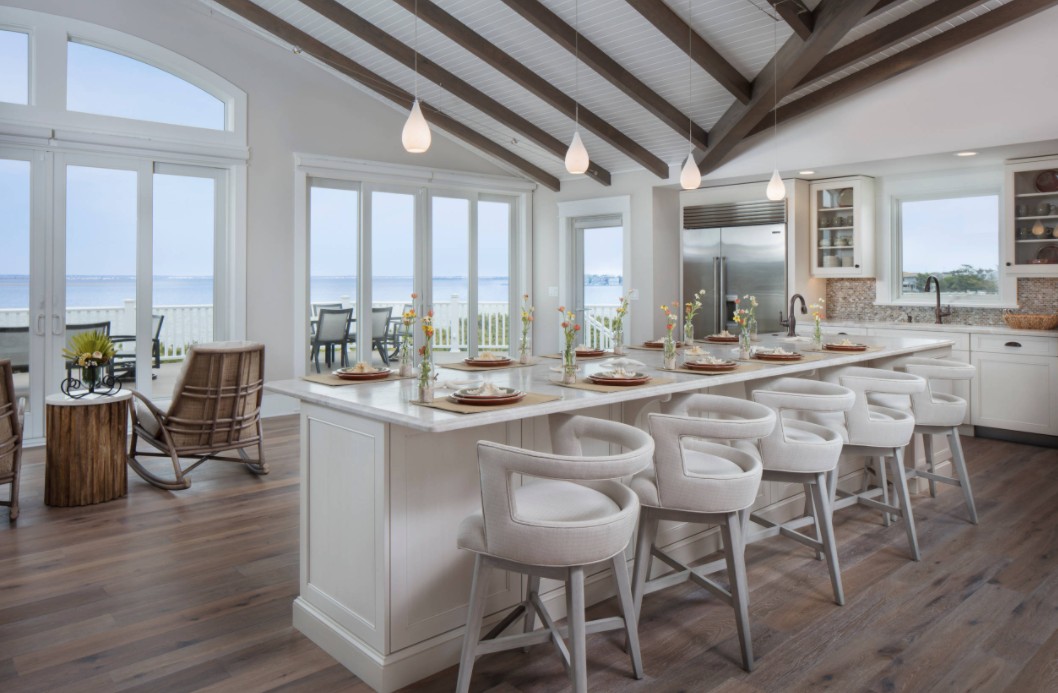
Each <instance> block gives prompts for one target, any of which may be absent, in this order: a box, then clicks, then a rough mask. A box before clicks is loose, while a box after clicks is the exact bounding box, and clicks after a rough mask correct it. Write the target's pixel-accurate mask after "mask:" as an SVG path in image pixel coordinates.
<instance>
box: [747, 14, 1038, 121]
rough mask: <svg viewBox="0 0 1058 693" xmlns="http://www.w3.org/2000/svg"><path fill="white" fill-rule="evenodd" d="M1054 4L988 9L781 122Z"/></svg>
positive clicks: (795, 106) (804, 104) (798, 107)
mask: <svg viewBox="0 0 1058 693" xmlns="http://www.w3.org/2000/svg"><path fill="white" fill-rule="evenodd" d="M1055 5H1058V0H1016V1H1015V2H1010V3H1007V4H1006V5H1001V6H1000V7H997V8H996V9H994V10H989V11H988V12H986V13H984V14H982V15H980V16H978V17H975V18H974V19H971V20H969V21H967V22H964V23H962V24H960V25H959V26H957V27H954V28H951V29H948V30H947V31H945V32H944V33H942V34H938V35H937V36H934V37H933V38H930V39H926V40H925V41H923V42H921V43H917V44H915V45H914V46H911V47H910V48H907V49H905V50H903V51H900V52H899V53H897V54H896V55H893V56H891V57H889V58H886V59H884V60H881V61H879V62H877V63H874V64H873V65H870V66H868V67H865V68H864V69H862V70H859V71H857V72H854V73H853V74H851V75H849V76H848V77H845V78H843V79H839V80H838V81H836V82H833V83H831V84H828V85H827V86H825V87H822V88H821V89H817V90H816V91H813V92H811V93H809V94H806V95H805V96H802V97H801V98H799V99H797V100H796V101H794V102H792V103H788V104H786V105H785V106H782V107H780V108H779V110H778V113H777V116H778V121H779V122H783V121H786V120H790V119H791V118H796V117H797V116H800V115H804V114H805V113H808V112H809V111H814V110H816V109H817V108H822V107H824V106H829V105H830V104H832V103H835V102H837V101H840V100H842V99H844V98H847V97H849V96H852V95H853V94H855V93H857V92H861V91H863V90H865V89H869V88H871V87H873V86H875V85H876V84H879V83H880V82H884V81H885V80H887V79H890V78H892V77H896V76H897V75H899V74H902V73H904V72H907V71H908V70H911V69H913V68H915V67H918V66H919V65H922V64H923V63H926V62H929V61H930V60H933V59H934V58H939V57H941V56H942V55H945V54H947V53H950V52H951V51H953V50H956V49H958V48H961V47H963V46H965V45H967V44H969V43H972V42H973V41H976V40H978V39H980V38H982V37H984V36H987V35H989V34H991V33H993V32H996V31H999V30H1000V29H1004V28H1006V27H1008V26H1010V25H1011V24H1014V23H1016V22H1019V21H1021V20H1022V19H1025V18H1026V17H1030V16H1032V15H1034V14H1036V13H1038V12H1042V11H1043V10H1046V9H1048V8H1050V7H1053V6H1055ZM765 121H766V122H762V123H760V125H758V127H757V128H755V131H758V132H759V131H760V130H763V129H766V128H767V127H768V126H769V125H770V122H771V121H770V120H768V119H765Z"/></svg>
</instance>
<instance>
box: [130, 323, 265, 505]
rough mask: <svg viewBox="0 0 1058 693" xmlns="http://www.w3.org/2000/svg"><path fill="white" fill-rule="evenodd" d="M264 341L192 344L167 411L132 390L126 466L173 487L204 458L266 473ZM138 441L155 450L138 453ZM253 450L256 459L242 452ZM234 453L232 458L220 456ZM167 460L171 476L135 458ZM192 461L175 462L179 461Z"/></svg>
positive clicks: (182, 482) (185, 481) (184, 482)
mask: <svg viewBox="0 0 1058 693" xmlns="http://www.w3.org/2000/svg"><path fill="white" fill-rule="evenodd" d="M263 386H264V345H263V344H257V343H254V342H214V343H212V344H196V345H194V346H192V347H191V349H190V350H189V351H188V353H187V359H186V360H185V361H184V366H183V369H182V370H181V371H180V375H179V376H177V379H176V386H175V387H174V389H173V399H172V401H171V402H170V403H169V410H168V411H166V412H163V411H162V410H160V409H159V408H158V407H157V406H155V404H154V403H153V402H151V401H150V400H149V399H147V398H146V397H144V396H143V395H141V394H140V393H139V392H136V391H135V390H133V391H132V395H133V398H134V399H133V403H134V407H133V411H132V431H133V436H132V443H131V445H130V447H129V466H130V467H132V469H133V470H134V471H135V472H136V473H137V474H139V475H140V476H141V477H143V478H144V480H146V481H147V482H148V483H150V484H152V485H154V486H157V487H158V488H162V489H167V490H170V491H176V490H180V489H185V488H188V487H189V486H190V485H191V479H190V478H189V476H188V474H190V472H191V471H192V470H193V469H195V468H196V467H198V466H199V465H200V464H202V463H203V462H205V461H206V460H220V461H222V462H241V463H243V464H245V465H246V466H247V467H248V468H249V469H250V471H251V472H253V473H254V474H267V473H268V466H267V465H266V464H265V458H264V446H263V442H264V434H263V432H262V430H261V394H262V388H263ZM138 441H143V442H144V443H146V444H148V445H149V446H150V447H151V448H154V449H155V450H157V452H139V451H138V450H137V442H138ZM247 448H257V458H256V459H253V458H251V457H249V456H248V455H247V454H246V450H247ZM223 452H237V453H238V455H239V456H238V457H227V456H221V454H220V453H223ZM152 457H160V458H169V459H170V460H171V461H172V467H173V469H172V475H169V474H168V473H166V474H162V473H161V472H160V471H159V472H155V471H152V470H150V469H148V468H147V467H146V465H145V462H146V460H144V459H141V458H152ZM188 458H192V459H194V462H192V463H191V464H189V465H187V466H186V467H185V466H181V460H182V459H188Z"/></svg>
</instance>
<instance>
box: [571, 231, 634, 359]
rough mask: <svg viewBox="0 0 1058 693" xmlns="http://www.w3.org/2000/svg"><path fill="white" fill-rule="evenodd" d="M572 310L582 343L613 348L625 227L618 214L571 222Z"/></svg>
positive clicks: (621, 277)
mask: <svg viewBox="0 0 1058 693" xmlns="http://www.w3.org/2000/svg"><path fill="white" fill-rule="evenodd" d="M570 238H571V240H572V244H573V247H572V248H571V254H570V257H571V258H572V261H571V263H570V267H571V268H572V272H573V276H572V278H571V282H570V285H571V286H572V288H573V306H572V310H573V311H574V312H575V313H576V314H577V322H579V323H580V324H581V325H582V326H583V334H584V337H583V341H584V344H586V345H589V346H593V347H598V348H602V349H610V348H612V347H613V331H612V330H611V329H610V324H611V320H612V319H613V317H614V315H615V314H616V313H615V311H616V309H617V306H618V302H619V300H620V298H621V295H622V293H623V290H624V286H623V285H624V276H623V275H624V227H623V226H622V222H621V217H620V215H600V216H592V217H578V218H576V219H574V220H573V222H572V234H571V236H570Z"/></svg>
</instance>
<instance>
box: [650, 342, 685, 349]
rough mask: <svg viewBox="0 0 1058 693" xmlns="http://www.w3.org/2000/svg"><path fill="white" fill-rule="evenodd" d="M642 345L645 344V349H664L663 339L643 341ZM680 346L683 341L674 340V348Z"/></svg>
mask: <svg viewBox="0 0 1058 693" xmlns="http://www.w3.org/2000/svg"><path fill="white" fill-rule="evenodd" d="M643 346H645V347H646V348H647V349H664V348H665V342H664V340H659V341H654V342H643ZM682 346H683V342H676V348H677V349H679V348H680V347H682Z"/></svg>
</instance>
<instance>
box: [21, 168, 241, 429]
mask: <svg viewBox="0 0 1058 693" xmlns="http://www.w3.org/2000/svg"><path fill="white" fill-rule="evenodd" d="M0 177H2V178H3V180H2V181H0V213H2V215H3V217H4V219H5V221H3V222H0V224H2V225H0V243H3V245H4V247H5V248H6V247H9V246H10V247H11V248H13V249H14V252H12V253H6V252H5V253H4V254H3V259H2V260H0V275H2V279H0V358H9V357H10V358H12V360H13V362H14V364H13V365H14V366H15V370H16V371H17V373H18V375H16V389H17V390H19V394H20V395H21V396H24V397H26V398H27V401H28V407H27V419H26V437H27V438H39V437H41V436H42V435H43V434H44V430H43V402H44V397H45V396H46V395H48V394H51V393H54V392H58V391H59V386H60V383H61V382H62V380H63V379H64V378H66V377H68V376H70V375H76V369H75V368H73V366H72V364H71V363H69V362H68V360H67V359H66V358H64V357H63V354H62V351H63V348H64V347H66V346H68V344H69V339H70V337H71V336H72V335H74V334H76V333H79V332H85V331H98V332H104V333H106V334H108V335H109V336H110V337H111V339H112V340H113V341H114V342H115V346H116V347H117V349H118V353H117V357H116V358H115V360H114V362H113V373H114V375H115V376H116V377H118V378H119V379H120V380H121V382H122V386H123V387H126V388H129V387H134V388H136V389H137V390H138V391H140V392H141V393H143V394H145V395H147V396H151V397H154V398H155V399H165V398H168V397H169V396H170V394H171V392H172V387H173V385H174V383H175V380H176V374H177V372H178V371H179V366H180V364H179V362H180V361H181V360H182V358H183V356H184V354H186V351H187V348H188V347H189V346H190V345H191V344H193V343H197V342H208V341H213V340H214V339H216V338H218V337H222V336H223V333H225V332H226V330H225V329H224V328H223V325H225V324H226V317H227V316H226V315H225V314H224V311H223V310H215V308H216V307H226V306H227V304H228V301H227V300H226V297H224V296H222V295H220V294H222V293H223V290H224V284H223V282H218V281H214V280H215V279H217V278H218V277H221V278H222V277H223V276H224V272H223V267H224V265H225V264H226V263H227V260H228V252H227V249H226V243H225V239H226V233H224V229H225V228H226V224H227V205H226V179H227V172H226V171H225V170H224V169H215V168H209V167H199V166H194V167H189V166H176V165H168V164H165V163H163V162H158V161H154V160H150V159H145V158H138V157H136V158H132V157H119V156H103V155H93V154H82V153H63V152H49V151H18V150H0ZM8 183H11V186H10V187H9V186H8ZM24 350H25V352H24ZM23 354H24V355H23Z"/></svg>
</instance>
